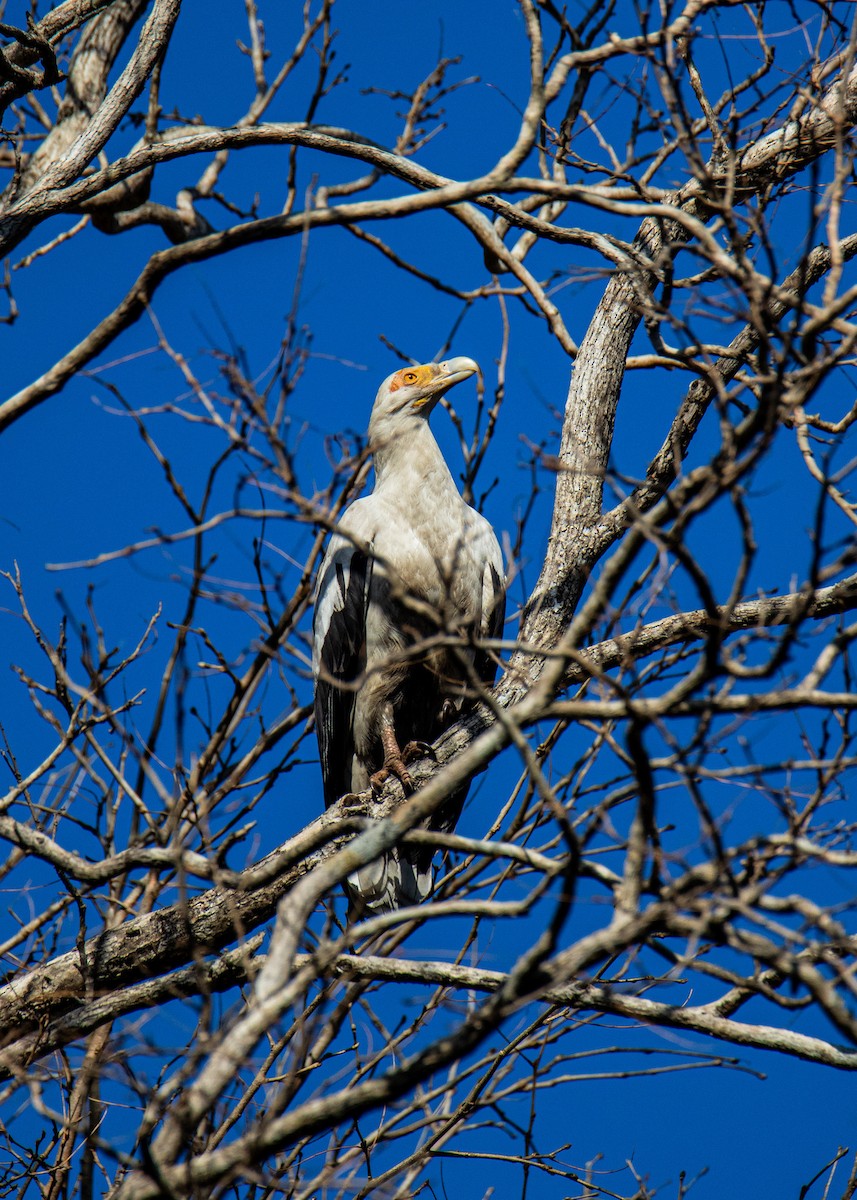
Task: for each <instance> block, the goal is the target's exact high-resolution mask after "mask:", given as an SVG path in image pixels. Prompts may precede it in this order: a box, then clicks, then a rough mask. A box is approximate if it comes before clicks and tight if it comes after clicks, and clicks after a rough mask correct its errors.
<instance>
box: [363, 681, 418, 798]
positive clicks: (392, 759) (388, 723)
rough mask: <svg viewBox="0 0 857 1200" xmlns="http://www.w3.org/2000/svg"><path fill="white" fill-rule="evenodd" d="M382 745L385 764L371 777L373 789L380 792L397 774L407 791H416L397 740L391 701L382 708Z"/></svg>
mask: <svg viewBox="0 0 857 1200" xmlns="http://www.w3.org/2000/svg"><path fill="white" fill-rule="evenodd" d="M381 746H382V747H383V750H384V765H383V766H382V767H381V770H380V771H376V772H375V774H374V775H372V776H370V778H369V782H370V783H371V784H372V790H373V791H375V792H380V790H381V788H382V787H383V786H384V784H385V783H386V782H387V780H388V779H389V778H390V776H391V775H395V776H396V778H397V779H398V780H399V781H400V782H401V785H402V787H403V788H404V789H405V791H406V792H412V791H414V787H415V785H414V781H413V779H412V778H411V773H410V771H409V770H408V768H407V766H406V765H405V760H404V758H403V757H402V751H401V750H400V749H399V743H398V741H397V740H396V730H395V727H394V725H393V706H392V704H389V703H388V704H385V705H384V707H383V709H382V710H381Z"/></svg>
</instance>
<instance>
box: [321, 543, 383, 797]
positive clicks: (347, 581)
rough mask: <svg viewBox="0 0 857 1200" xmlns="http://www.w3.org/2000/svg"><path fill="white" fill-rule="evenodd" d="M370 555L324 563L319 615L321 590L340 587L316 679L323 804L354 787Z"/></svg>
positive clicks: (356, 552)
mask: <svg viewBox="0 0 857 1200" xmlns="http://www.w3.org/2000/svg"><path fill="white" fill-rule="evenodd" d="M371 574H372V564H371V560H370V558H369V556H368V554H366V553H365V552H364V551H362V550H358V549H356V548H355V549H353V551H352V553H351V555H350V557H348V558H345V556H344V555H341V554H340V555H336V556H334V558H333V559H332V560H331V561H330V562H329V563H328V564H327V565H326V568H325V573H324V576H323V578H322V580H321V583H320V585H319V591H318V600H317V602H316V610H315V611H316V618H317V617H318V615H319V613H320V612H321V610H322V608H323V605H322V604H321V599H322V596H323V595H324V594H325V593H326V591H327V589H329V588H334V589H336V594H335V601H336V602H335V604H334V606H333V610H332V613H331V617H330V623H329V625H328V627H327V629H326V630H324V631H323V635H322V643H321V654H320V656H319V663H318V667H319V671H318V678H317V679H316V685H315V722H316V729H317V732H318V748H319V755H320V758H321V773H322V777H323V780H324V802H325V805H330V804H333V803H334V802H335V801H336V800H338V799H339V798H340V796H344V795H345V793H346V792H350V791H351V768H352V762H353V758H354V734H353V729H352V726H353V721H354V703H355V699H356V695H357V693H356V689H355V688H354V686H353V685H354V683H355V681H356V680H358V679H359V678H360V676H361V675H362V674H363V672H364V670H365V669H366V613H367V608H368V597H369V583H370V579H371ZM340 684H344V685H346V686H344V687H343V686H340Z"/></svg>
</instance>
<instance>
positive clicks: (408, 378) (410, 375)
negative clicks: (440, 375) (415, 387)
mask: <svg viewBox="0 0 857 1200" xmlns="http://www.w3.org/2000/svg"><path fill="white" fill-rule="evenodd" d="M416 381H417V376H416V373H415V372H414V371H405V383H416Z"/></svg>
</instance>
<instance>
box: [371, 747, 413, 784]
mask: <svg viewBox="0 0 857 1200" xmlns="http://www.w3.org/2000/svg"><path fill="white" fill-rule="evenodd" d="M391 775H395V776H396V778H397V779H398V780H399V782H400V783H401V785H402V787H403V788H404V789H405V791H406V792H413V791H416V784H415V783H414V780H413V777H412V775H411V773H410V771H409V770H408V768H407V767H406V766H405V761H404V759H403V758H402V756H401V755H398V756H397V757H396V758H390V759H385V760H384V765H383V767H382V768H381V770H380V771H376V772H375V774H374V775H370V776H369V782H370V784H371V785H372V791H373V792H380V791H381V790H382V789H383V787H384V784H385V783H386V782H387V780H388V779H389V778H390V776H391Z"/></svg>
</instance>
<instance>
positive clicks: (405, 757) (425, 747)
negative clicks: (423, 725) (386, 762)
mask: <svg viewBox="0 0 857 1200" xmlns="http://www.w3.org/2000/svg"><path fill="white" fill-rule="evenodd" d="M421 758H430V759H431V760H432V762H436V761H437V755H436V754H435V752H434V746H430V745H429V744H428V742H417V741H414V742H408V744H407V746H405V747H404V748H403V750H402V762H406V763H413V762H418V761H419V760H420V759H421Z"/></svg>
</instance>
